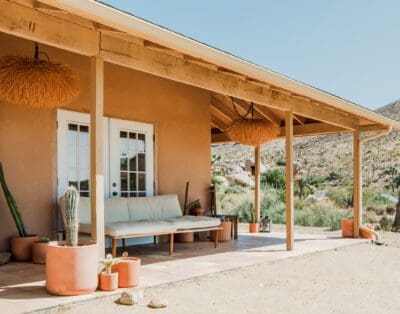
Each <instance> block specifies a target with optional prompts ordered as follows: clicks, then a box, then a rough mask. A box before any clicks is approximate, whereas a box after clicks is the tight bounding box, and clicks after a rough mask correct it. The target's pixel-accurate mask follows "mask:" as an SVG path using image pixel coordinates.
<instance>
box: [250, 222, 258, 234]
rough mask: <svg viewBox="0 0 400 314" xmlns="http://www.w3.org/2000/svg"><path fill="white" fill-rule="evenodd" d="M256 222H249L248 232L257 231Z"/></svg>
mask: <svg viewBox="0 0 400 314" xmlns="http://www.w3.org/2000/svg"><path fill="white" fill-rule="evenodd" d="M258 226H259V225H258V223H251V224H249V232H250V233H257V232H258Z"/></svg>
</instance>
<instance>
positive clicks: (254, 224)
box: [249, 206, 259, 233]
mask: <svg viewBox="0 0 400 314" xmlns="http://www.w3.org/2000/svg"><path fill="white" fill-rule="evenodd" d="M250 216H251V223H250V224H249V232H250V233H257V232H258V226H259V223H258V222H257V221H256V217H255V215H254V209H253V206H252V207H251V208H250Z"/></svg>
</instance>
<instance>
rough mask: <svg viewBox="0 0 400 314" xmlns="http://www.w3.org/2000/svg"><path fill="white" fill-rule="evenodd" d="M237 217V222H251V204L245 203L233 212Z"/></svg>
mask: <svg viewBox="0 0 400 314" xmlns="http://www.w3.org/2000/svg"><path fill="white" fill-rule="evenodd" d="M233 212H234V213H236V214H237V215H238V219H239V222H252V221H253V204H252V203H251V202H249V201H245V202H243V203H241V204H239V205H238V206H236V207H235V209H234V210H233Z"/></svg>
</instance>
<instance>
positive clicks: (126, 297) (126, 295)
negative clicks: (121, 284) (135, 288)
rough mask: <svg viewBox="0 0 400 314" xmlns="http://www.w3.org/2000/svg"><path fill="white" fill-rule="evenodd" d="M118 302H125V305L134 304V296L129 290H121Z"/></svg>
mask: <svg viewBox="0 0 400 314" xmlns="http://www.w3.org/2000/svg"><path fill="white" fill-rule="evenodd" d="M119 303H121V304H125V305H134V304H135V298H134V296H133V293H131V292H129V291H123V292H122V293H121V296H120V298H119Z"/></svg>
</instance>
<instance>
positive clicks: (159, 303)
mask: <svg viewBox="0 0 400 314" xmlns="http://www.w3.org/2000/svg"><path fill="white" fill-rule="evenodd" d="M147 306H148V307H150V308H152V309H162V308H164V307H167V302H166V301H164V300H157V299H152V300H151V301H150V302H149V304H147Z"/></svg>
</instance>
